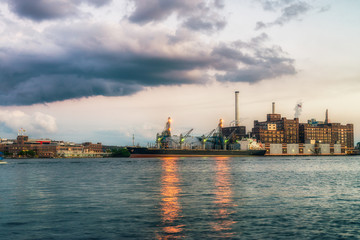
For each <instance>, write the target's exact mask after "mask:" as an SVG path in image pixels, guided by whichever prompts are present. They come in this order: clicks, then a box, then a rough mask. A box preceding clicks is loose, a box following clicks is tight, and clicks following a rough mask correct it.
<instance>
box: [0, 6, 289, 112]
mask: <svg viewBox="0 0 360 240" xmlns="http://www.w3.org/2000/svg"><path fill="white" fill-rule="evenodd" d="M27 2H28V1H19V0H15V1H11V3H10V2H9V3H8V4H9V6H10V9H12V11H14V12H15V13H17V14H18V15H19V16H21V17H27V18H30V19H32V20H34V21H35V22H36V21H43V20H53V21H54V23H53V24H50V25H49V26H47V27H46V28H44V29H41V30H37V29H33V28H26V27H23V26H22V24H24V22H23V21H21V20H18V22H16V21H13V22H11V21H10V20H8V23H7V24H6V25H4V28H5V30H4V31H3V32H4V33H6V34H5V36H7V38H6V37H4V38H3V39H0V46H1V47H0V84H1V86H2V91H1V92H0V105H31V104H37V103H48V102H54V101H62V100H66V99H74V98H81V97H90V96H98V95H103V96H126V95H131V94H134V93H136V92H138V91H141V90H143V89H144V88H146V87H156V86H164V85H182V84H204V83H207V82H211V81H214V80H215V81H216V80H217V81H220V82H250V83H254V82H258V81H261V80H264V79H272V78H277V77H281V76H284V75H292V74H295V73H296V70H295V66H294V60H293V59H291V58H290V57H289V56H288V55H287V53H286V52H285V51H283V50H282V49H281V47H279V46H276V45H271V44H269V38H268V36H267V35H266V34H260V35H259V36H257V37H254V38H252V39H250V40H249V41H243V40H238V41H233V42H226V41H221V42H220V41H216V40H212V41H204V39H206V38H207V37H208V36H209V33H215V32H219V31H221V29H223V28H224V27H225V26H226V20H225V18H223V17H222V16H221V14H220V12H219V11H221V9H223V8H224V2H223V1H221V0H210V1H202V0H196V1H188V0H186V1H184V0H182V1H180V0H174V1H163V0H151V3H152V4H150V5H149V2H148V1H144V0H132V2H133V3H134V8H133V9H132V11H131V12H129V14H128V17H127V18H125V19H122V20H121V21H119V22H118V23H116V24H109V23H106V22H91V21H90V22H86V21H83V20H78V21H64V22H62V21H55V19H56V18H66V17H69V16H72V14H74V15H76V14H78V11H79V7H80V6H81V5H82V4H88V5H89V4H90V5H92V6H94V7H95V8H96V7H101V6H105V5H106V4H109V3H110V2H111V1H98V0H77V1H65V0H52V1H43V0H36V1H34V2H33V5H32V6H28V5H27V4H29V3H27ZM21 9H23V10H24V11H23V10H21ZM25 10H26V11H25ZM52 11H54V12H52ZM174 14H175V16H176V17H177V19H178V26H177V28H175V29H171V30H170V31H169V30H167V29H165V28H161V27H159V25H161V23H160V22H161V21H163V20H164V19H168V18H169V17H170V16H172V15H174ZM290 17H291V14H290ZM3 19H4V20H7V19H6V17H3ZM150 23H151V24H150ZM28 26H33V25H31V24H30V25H28ZM173 30H176V31H173ZM9 39H11V40H12V41H10V40H9Z"/></svg>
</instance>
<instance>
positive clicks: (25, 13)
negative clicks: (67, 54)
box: [7, 0, 111, 21]
mask: <svg viewBox="0 0 360 240" xmlns="http://www.w3.org/2000/svg"><path fill="white" fill-rule="evenodd" d="M7 2H8V5H9V8H10V10H11V11H13V12H14V13H15V14H17V15H18V16H20V17H23V18H28V19H31V20H33V21H43V20H53V19H60V18H66V17H71V16H75V15H77V14H79V9H78V5H79V4H81V3H87V4H90V5H94V6H96V7H100V6H103V5H106V4H108V3H109V2H111V0H74V1H64V0H31V1H30V0H7Z"/></svg>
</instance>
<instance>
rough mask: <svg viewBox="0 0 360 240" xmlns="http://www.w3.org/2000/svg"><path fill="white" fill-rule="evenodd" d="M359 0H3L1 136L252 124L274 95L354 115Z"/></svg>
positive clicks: (359, 118) (143, 137)
mask: <svg viewBox="0 0 360 240" xmlns="http://www.w3.org/2000/svg"><path fill="white" fill-rule="evenodd" d="M359 9H360V2H359V1H357V0H344V1H335V0H332V1H331V0H328V1H325V0H312V1H306V0H300V1H299V0H207V1H204V0H172V1H168V0H71V1H70V0H32V1H23V0H0V36H1V37H0V138H8V139H14V138H16V135H17V133H18V130H19V129H21V128H22V129H25V130H26V134H27V135H29V137H30V138H50V139H53V140H64V141H72V142H77V143H81V142H85V141H91V142H102V143H103V144H105V145H121V146H125V145H131V144H132V137H133V135H134V136H135V142H136V143H139V144H140V145H146V144H148V143H154V141H155V135H156V133H158V132H161V131H162V130H163V129H164V127H165V123H166V121H167V118H168V117H171V118H172V119H173V122H172V133H173V134H175V135H179V134H180V133H185V132H187V131H188V130H190V129H192V128H193V129H194V131H193V135H203V134H206V133H208V132H210V131H211V130H212V129H214V128H216V126H217V124H218V121H219V119H220V118H222V119H224V124H225V126H228V125H230V124H231V122H232V121H233V120H234V98H235V96H234V92H235V91H239V92H240V94H239V113H240V121H241V125H244V126H246V129H247V131H251V128H252V127H253V122H254V120H259V121H264V120H265V119H266V114H268V113H270V112H271V103H272V102H275V103H276V113H280V114H282V116H283V117H286V118H289V119H291V118H294V114H295V106H296V105H297V104H298V103H302V111H301V114H300V117H299V118H300V122H307V120H308V119H311V118H316V119H318V120H324V119H325V111H326V109H328V110H329V119H330V121H331V122H338V123H342V124H347V123H353V124H354V129H355V142H359V141H360V111H358V108H357V106H358V103H359V99H360V95H359V93H360V68H359V66H360V48H359V47H358V43H359V42H360V28H359V27H358V26H359V24H360V15H359V14H358V10H359Z"/></svg>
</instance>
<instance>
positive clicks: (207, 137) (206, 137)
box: [199, 129, 216, 149]
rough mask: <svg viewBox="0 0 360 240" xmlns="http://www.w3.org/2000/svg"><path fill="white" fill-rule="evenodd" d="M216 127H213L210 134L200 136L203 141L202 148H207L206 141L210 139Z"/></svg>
mask: <svg viewBox="0 0 360 240" xmlns="http://www.w3.org/2000/svg"><path fill="white" fill-rule="evenodd" d="M215 130H216V129H213V130H212V131H211V132H210V133H209V134H207V135H206V136H205V135H202V136H201V137H199V140H200V141H201V145H202V149H205V143H206V141H207V140H208V139H209V137H211V135H212V134H213V133H214V132H215Z"/></svg>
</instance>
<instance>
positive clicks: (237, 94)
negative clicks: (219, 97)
mask: <svg viewBox="0 0 360 240" xmlns="http://www.w3.org/2000/svg"><path fill="white" fill-rule="evenodd" d="M235 126H240V120H239V91H235Z"/></svg>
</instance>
